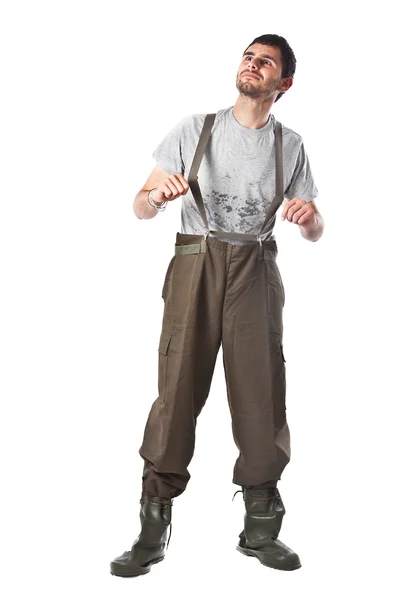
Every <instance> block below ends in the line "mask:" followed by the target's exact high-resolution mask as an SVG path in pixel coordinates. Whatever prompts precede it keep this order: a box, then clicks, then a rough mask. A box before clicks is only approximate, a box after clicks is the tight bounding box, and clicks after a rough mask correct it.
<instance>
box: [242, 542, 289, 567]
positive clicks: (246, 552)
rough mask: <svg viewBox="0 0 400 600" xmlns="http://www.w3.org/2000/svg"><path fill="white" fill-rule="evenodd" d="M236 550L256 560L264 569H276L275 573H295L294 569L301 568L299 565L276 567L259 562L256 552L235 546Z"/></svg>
mask: <svg viewBox="0 0 400 600" xmlns="http://www.w3.org/2000/svg"><path fill="white" fill-rule="evenodd" d="M236 550H238V551H239V552H240V553H241V554H244V555H245V556H250V557H253V558H258V560H259V561H260V563H261V564H262V565H264V566H265V567H270V568H271V569H276V570H277V571H295V570H296V569H300V567H301V563H298V564H297V565H292V566H290V567H284V566H282V567H277V566H276V565H271V564H269V563H267V562H265V561H263V560H261V558H260V556H258V554H259V553H258V552H257V550H250V549H248V548H242V547H241V546H236Z"/></svg>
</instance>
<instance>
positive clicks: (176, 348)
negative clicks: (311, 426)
mask: <svg viewBox="0 0 400 600" xmlns="http://www.w3.org/2000/svg"><path fill="white" fill-rule="evenodd" d="M295 66H296V59H295V57H294V54H293V51H292V49H291V48H290V46H289V45H288V43H287V41H286V40H285V39H284V38H282V37H281V36H278V35H270V34H268V35H263V36H261V37H258V38H256V39H255V40H254V41H253V42H252V43H251V44H250V46H248V48H247V49H246V50H245V52H244V54H243V58H242V61H241V63H240V65H239V69H238V72H237V78H236V86H237V89H238V91H239V97H238V98H237V100H236V103H235V105H234V106H233V107H230V108H228V109H223V110H220V111H218V112H217V113H216V114H215V115H204V114H201V115H190V116H189V117H185V118H184V119H183V120H182V121H180V123H178V124H177V125H176V127H175V128H174V129H173V130H172V131H171V132H170V133H169V134H168V135H167V136H166V138H165V139H164V140H163V141H162V143H161V144H160V145H159V146H158V148H157V149H156V150H155V152H154V154H153V156H154V158H155V159H156V161H157V165H156V167H155V168H154V170H153V171H152V173H151V174H150V176H149V178H148V180H147V181H146V183H145V185H144V187H143V189H142V190H140V192H139V193H138V194H137V196H136V198H135V201H134V212H135V214H136V216H137V217H138V218H140V219H151V218H153V217H154V216H155V215H157V213H158V212H160V211H163V210H165V207H166V206H167V204H168V202H171V201H173V200H175V199H176V198H178V197H179V196H186V197H185V198H183V199H182V209H181V233H177V236H176V244H175V255H174V256H173V257H172V259H171V261H170V263H169V265H168V269H167V272H166V275H165V280H164V284H163V288H162V297H163V299H164V316H163V324H162V331H161V336H160V345H159V371H158V387H159V396H158V398H157V399H156V400H155V401H154V403H153V405H152V407H151V410H150V414H149V416H148V420H147V423H146V427H145V431H144V438H143V443H142V446H141V448H140V450H139V453H140V455H141V456H142V458H143V459H144V470H143V477H142V496H141V500H140V503H141V511H140V519H141V525H142V530H141V533H140V535H139V536H138V538H137V539H136V540H135V542H134V544H133V546H132V549H131V550H130V551H126V552H124V553H123V554H122V555H121V556H119V557H118V558H116V559H115V560H114V561H112V563H111V573H113V574H114V575H119V576H125V577H133V576H136V575H140V574H143V573H147V572H149V571H150V568H151V566H152V565H153V564H154V563H156V562H159V561H161V560H163V558H164V556H165V550H166V547H168V543H169V538H168V541H167V532H168V529H169V530H170V532H169V533H171V528H170V526H171V510H172V502H173V498H175V497H177V496H179V495H180V494H182V493H183V491H184V490H185V488H186V486H187V483H188V481H189V478H190V474H189V472H188V470H187V467H188V465H189V463H190V461H191V459H192V456H193V452H194V441H195V427H196V420H197V417H198V415H199V414H200V412H201V410H202V407H203V406H204V403H205V401H206V399H207V397H208V393H209V390H210V385H211V380H212V375H213V371H214V366H215V361H216V358H217V354H218V351H219V348H220V345H221V344H222V347H223V363H224V370H225V377H226V383H227V395H228V402H229V407H230V411H231V416H232V430H233V437H234V440H235V443H236V445H237V447H238V450H239V457H238V459H237V461H236V463H235V467H234V474H233V483H235V484H237V485H239V486H241V490H238V491H242V493H243V497H244V502H245V510H246V513H245V518H244V529H243V531H242V532H241V533H240V534H239V543H238V546H237V549H238V550H239V551H240V552H242V553H243V554H246V555H249V556H255V557H257V558H258V559H259V560H260V562H261V563H262V564H264V565H267V566H270V567H273V568H277V569H281V570H294V569H297V568H299V567H300V566H301V563H300V559H299V556H298V555H297V554H296V553H295V552H294V551H293V550H291V549H290V548H288V547H287V546H286V545H285V544H283V543H282V542H281V541H280V540H279V539H278V534H279V531H280V528H281V522H282V517H283V515H284V514H285V508H284V505H283V503H282V500H281V497H280V494H279V491H278V488H277V487H276V486H277V482H278V480H279V479H280V478H281V474H282V471H283V469H284V468H285V466H286V465H287V463H288V462H289V460H290V435H289V429H288V425H287V421H286V404H285V391H286V388H285V358H284V354H283V344H282V334H283V325H282V309H283V306H284V302H285V292H284V286H283V283H282V279H281V276H280V272H279V268H278V265H277V262H276V256H277V245H276V241H275V238H274V236H273V234H272V231H273V226H274V223H275V212H276V210H277V209H278V208H279V207H280V206H281V205H282V202H283V200H284V197H286V198H288V199H289V200H288V201H287V202H284V206H283V210H282V212H281V218H282V219H286V220H287V221H289V222H290V223H292V224H294V225H296V226H298V227H299V228H300V232H301V235H302V236H303V237H304V238H305V239H307V240H310V241H316V240H318V239H319V238H320V236H321V235H322V232H323V219H322V217H321V215H320V213H319V211H318V210H317V207H316V204H315V202H314V200H315V198H316V196H317V195H318V190H317V188H316V186H315V183H314V180H313V176H312V173H311V169H310V164H309V161H308V157H307V154H306V151H305V148H304V143H303V140H302V138H301V136H300V135H298V134H297V133H295V132H294V131H292V130H291V129H289V128H287V127H284V126H282V125H281V124H280V123H279V122H277V121H276V119H275V117H274V115H273V114H271V113H270V110H271V107H272V105H273V103H274V102H276V101H277V100H278V99H279V98H280V97H281V96H282V95H283V94H284V93H285V92H287V91H288V90H289V88H290V87H291V86H292V84H293V75H294V72H295ZM200 188H201V189H200ZM203 199H204V200H203Z"/></svg>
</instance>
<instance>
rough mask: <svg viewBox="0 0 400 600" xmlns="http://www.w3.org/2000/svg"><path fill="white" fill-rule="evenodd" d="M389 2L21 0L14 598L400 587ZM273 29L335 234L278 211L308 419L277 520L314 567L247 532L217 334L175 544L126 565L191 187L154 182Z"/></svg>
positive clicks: (4, 133) (7, 302) (295, 388)
mask: <svg viewBox="0 0 400 600" xmlns="http://www.w3.org/2000/svg"><path fill="white" fill-rule="evenodd" d="M390 6H393V5H392V3H389V2H380V3H378V4H375V3H374V4H372V3H368V2H351V1H347V2H334V3H330V4H327V3H319V4H317V3H316V2H315V3H314V2H306V1H303V2H288V1H285V2H282V3H276V2H275V3H267V2H259V1H254V2H251V3H241V4H237V5H234V4H233V3H231V2H226V1H225V2H218V3H217V2H206V1H203V2H201V3H192V4H191V3H190V2H175V1H170V2H165V3H162V2H155V1H151V2H146V3H142V4H140V5H137V4H136V5H135V3H134V2H128V1H125V2H122V1H120V2H118V1H115V0H114V1H113V2H111V1H109V2H103V1H98V2H90V1H84V0H80V1H79V2H77V1H73V0H69V1H68V2H55V1H53V2H50V1H48V2H43V1H41V2H40V1H37V2H18V1H16V0H14V1H13V2H11V1H9V2H3V3H2V8H1V13H0V56H1V73H0V76H1V84H2V89H3V91H2V92H1V98H0V101H1V104H2V107H1V135H0V138H1V139H0V143H1V161H0V165H1V167H0V168H1V181H0V185H1V190H0V191H1V222H0V244H1V248H0V250H1V273H0V275H1V281H0V284H1V332H0V339H1V407H2V408H1V432H0V433H1V436H0V439H1V457H2V471H1V483H2V489H3V491H2V493H1V502H2V508H1V519H2V523H1V546H2V557H1V558H2V562H1V564H2V577H1V580H2V586H5V587H8V590H7V592H6V595H5V594H4V593H3V594H2V595H3V597H5V598H7V599H10V600H11V599H12V598H22V597H28V595H29V596H31V597H32V596H33V595H35V597H36V595H37V597H41V598H46V599H47V598H58V599H63V598H71V597H75V598H96V599H101V598H113V599H114V600H115V599H116V598H130V599H131V598H134V597H144V595H146V597H148V598H153V597H157V598H160V597H161V598H173V599H176V598H186V597H195V598H202V597H204V594H213V593H214V592H215V594H221V593H222V594H224V596H226V597H229V598H232V599H235V598H243V597H244V595H246V596H248V595H250V594H253V593H255V594H257V595H258V596H259V597H272V596H273V597H279V598H281V599H286V598H293V597H301V598H303V597H304V598H306V597H307V598H312V599H318V600H320V599H322V598H323V599H324V600H327V599H331V598H332V599H333V598H337V597H341V598H346V599H347V598H354V597H362V596H363V597H365V596H366V595H367V596H368V597H369V595H370V596H371V597H372V596H374V595H376V594H377V593H379V592H380V595H382V596H383V597H384V598H385V599H386V600H389V599H391V598H398V593H399V590H398V584H397V574H396V567H397V559H398V535H399V518H398V514H399V509H398V459H399V451H398V443H397V439H398V422H397V420H396V409H397V408H398V402H399V389H398V366H397V359H398V354H399V353H398V340H399V320H398V305H399V295H398V292H397V281H398V275H397V273H398V259H399V251H398V237H397V235H396V234H397V230H398V218H399V208H398V202H399V197H398V165H397V162H398V161H397V158H398V156H396V154H397V155H398V134H399V130H398V116H397V110H395V109H396V106H395V103H396V86H397V67H398V49H397V46H395V40H394V37H393V36H397V31H396V28H395V19H394V14H393V12H391V9H390ZM265 33H278V34H279V35H283V36H284V37H285V38H286V39H287V40H288V42H289V44H290V45H291V47H292V48H293V50H294V53H295V55H296V58H297V70H296V74H295V82H294V85H293V87H292V88H291V89H290V91H289V92H288V93H287V94H286V95H285V96H284V97H283V98H281V99H280V100H279V101H278V103H277V104H276V105H275V106H274V107H273V113H274V114H275V116H276V118H277V119H278V120H281V121H282V122H283V123H284V124H285V125H287V126H288V127H291V128H292V129H294V130H295V131H297V132H298V133H300V134H301V135H302V137H303V139H304V143H305V146H306V150H307V152H308V156H309V159H310V163H311V167H312V171H313V174H314V178H315V182H316V185H317V187H318V190H319V194H320V195H319V197H318V198H317V200H316V204H317V206H318V208H319V210H320V211H321V213H322V215H323V217H324V219H325V232H324V235H323V237H322V238H321V239H320V240H319V241H318V242H317V243H312V242H309V241H306V240H305V239H303V238H302V236H301V234H300V231H299V228H298V226H297V225H295V224H292V223H289V222H288V221H285V222H284V223H282V222H280V220H279V215H280V211H278V218H277V224H276V229H275V235H276V238H277V243H278V247H279V256H278V264H279V267H280V269H281V274H282V278H283V281H284V286H285V291H286V305H285V308H284V347H285V354H286V360H287V363H286V368H287V407H288V414H287V416H288V422H289V427H290V430H291V435H292V459H291V461H290V463H289V465H288V466H287V467H286V469H285V471H284V473H283V475H282V480H281V482H280V488H279V489H280V492H281V495H282V499H283V501H284V504H285V507H286V516H285V519H284V521H283V526H282V530H281V535H280V539H282V541H283V542H284V543H286V544H287V545H289V546H290V547H291V548H292V549H294V550H295V551H297V552H298V553H299V555H300V558H301V560H302V563H303V567H302V568H301V569H299V570H298V571H295V572H292V573H284V572H279V571H275V570H272V569H267V568H265V567H263V566H262V565H260V563H259V562H258V561H257V560H255V559H254V560H251V559H249V558H247V557H245V556H242V555H241V554H239V552H237V551H236V550H235V546H236V542H237V539H238V533H239V531H240V530H241V529H242V526H243V514H244V506H243V502H242V497H241V494H238V495H237V496H236V497H235V502H231V499H232V496H233V493H234V492H235V491H236V490H237V489H239V488H238V487H237V486H235V485H233V484H232V472H233V465H234V462H235V460H236V458H237V449H236V447H235V445H234V442H233V439H232V433H231V423H230V415H229V410H228V404H227V397H226V387H225V380H224V376H223V368H222V353H221V352H220V354H219V356H218V360H217V365H216V370H215V375H214V379H213V383H212V387H211V393H210V396H209V398H208V401H207V403H206V406H205V408H204V411H203V412H202V414H201V415H200V417H199V421H198V426H197V440H196V450H195V456H194V458H193V460H192V462H191V464H190V466H189V471H190V473H191V476H192V478H191V480H190V482H189V485H188V487H187V489H186V491H185V493H184V494H183V495H181V496H180V497H179V498H177V499H176V501H175V502H174V506H173V532H172V537H171V542H170V546H169V549H168V554H167V557H166V559H165V561H163V562H162V563H160V564H159V565H156V566H154V568H153V569H152V571H151V573H150V574H149V575H146V576H145V577H138V578H134V579H127V580H125V579H121V578H118V577H112V576H111V575H110V573H109V562H110V561H111V560H112V559H113V558H114V557H115V556H117V555H119V554H121V553H122V552H123V551H124V550H128V549H129V548H130V547H131V544H132V542H133V540H134V539H135V538H136V536H137V535H138V532H139V508H140V505H139V498H140V491H141V473H142V460H141V458H140V456H139V454H138V449H139V446H140V444H141V441H142V435H143V429H144V425H145V420H146V418H147V415H148V412H149V410H150V407H151V404H152V402H153V401H154V400H155V398H156V396H157V364H158V353H157V348H158V340H159V334H160V327H161V320H162V310H163V301H162V299H161V288H162V283H163V279H164V275H165V270H166V268H167V265H168V263H169V261H170V259H171V256H172V253H173V244H174V239H175V234H176V232H177V231H179V230H180V203H181V199H179V200H177V201H176V202H175V203H171V204H170V205H169V206H168V210H166V211H165V212H164V213H161V214H160V215H158V216H157V217H156V218H155V219H152V220H147V221H144V220H139V219H137V218H136V217H135V215H134V213H133V210H132V204H133V199H134V197H135V195H136V193H137V192H138V191H139V189H140V188H141V187H142V186H143V184H144V182H145V181H146V179H147V177H148V175H149V173H150V171H151V170H152V168H153V166H154V160H153V159H152V157H151V154H152V152H153V150H154V149H155V147H156V146H157V145H158V144H159V143H160V141H161V140H162V139H163V137H164V136H165V135H166V134H167V133H168V131H169V130H170V129H171V128H172V127H173V126H174V125H175V124H176V123H177V122H178V121H179V120H180V119H181V118H183V117H184V116H186V115H188V114H191V113H205V112H216V111H217V110H219V109H221V108H225V107H228V106H232V105H233V104H234V103H235V101H236V99H237V95H238V92H237V90H236V87H235V79H236V72H237V68H238V65H239V63H240V59H241V56H242V53H243V51H244V49H245V48H246V47H247V46H248V44H250V42H251V41H252V40H253V39H254V38H255V37H257V36H259V35H262V34H265ZM396 54H397V57H396ZM160 247H161V248H163V249H164V250H163V252H162V253H160V252H159V248H160ZM396 586H397V589H396ZM277 594H279V596H277Z"/></svg>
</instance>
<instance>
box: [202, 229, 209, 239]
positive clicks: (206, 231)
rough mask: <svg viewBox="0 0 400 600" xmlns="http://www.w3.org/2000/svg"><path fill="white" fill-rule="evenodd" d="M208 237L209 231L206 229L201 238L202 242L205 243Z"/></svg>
mask: <svg viewBox="0 0 400 600" xmlns="http://www.w3.org/2000/svg"><path fill="white" fill-rule="evenodd" d="M209 235H210V230H209V229H206V230H205V231H204V237H203V240H204V241H206V239H207V238H208V236H209Z"/></svg>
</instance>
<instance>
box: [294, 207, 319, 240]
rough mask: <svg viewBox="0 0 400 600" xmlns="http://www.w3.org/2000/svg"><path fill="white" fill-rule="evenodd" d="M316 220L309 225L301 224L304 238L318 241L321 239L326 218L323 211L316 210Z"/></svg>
mask: <svg viewBox="0 0 400 600" xmlns="http://www.w3.org/2000/svg"><path fill="white" fill-rule="evenodd" d="M314 217H315V218H314V220H313V221H311V223H309V224H307V225H299V227H300V232H301V235H302V236H303V238H305V239H306V240H309V241H310V242H316V241H317V240H319V238H320V237H321V235H322V234H323V231H324V219H323V218H322V215H321V213H319V212H316V213H315V214H314Z"/></svg>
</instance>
